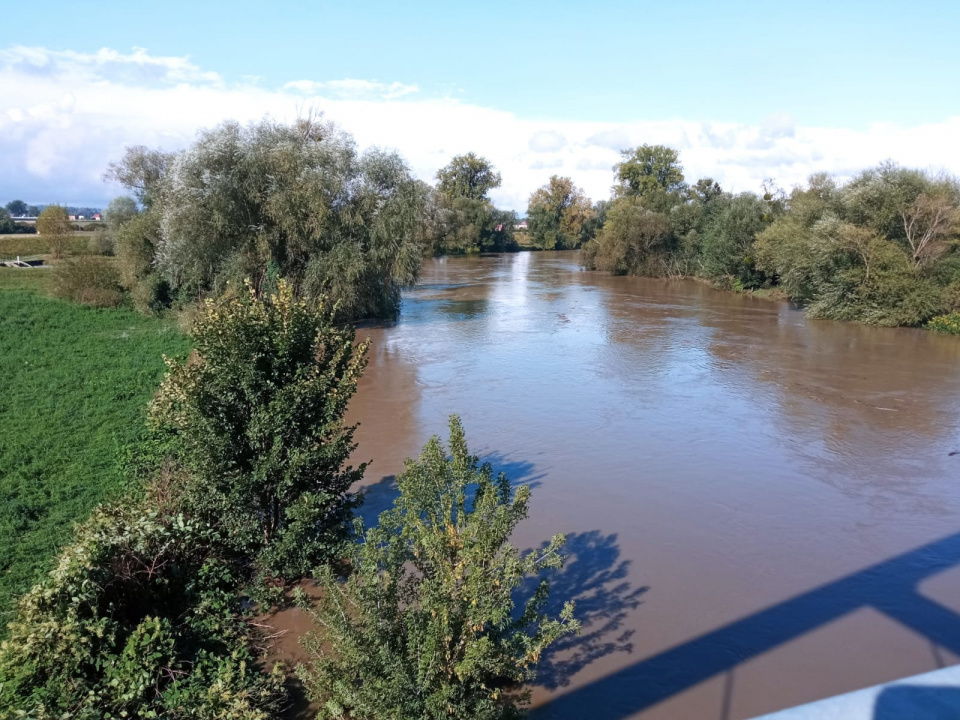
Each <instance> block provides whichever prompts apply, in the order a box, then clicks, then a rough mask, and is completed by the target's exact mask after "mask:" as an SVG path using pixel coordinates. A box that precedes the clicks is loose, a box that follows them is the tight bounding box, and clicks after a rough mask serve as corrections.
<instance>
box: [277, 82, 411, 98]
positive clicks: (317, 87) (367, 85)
mask: <svg viewBox="0 0 960 720" xmlns="http://www.w3.org/2000/svg"><path fill="white" fill-rule="evenodd" d="M283 89H284V90H293V91H296V92H298V93H302V94H303V95H333V96H334V97H338V98H344V99H351V100H368V99H369V100H375V99H382V100H393V99H394V98H398V97H403V96H404V95H410V94H412V93H415V92H418V91H419V88H418V87H417V86H416V85H404V84H403V83H400V82H392V83H390V84H389V85H388V84H386V83H381V82H374V81H372V80H351V79H347V80H327V81H325V82H318V81H316V80H294V81H293V82H288V83H287V84H286V85H284V86H283Z"/></svg>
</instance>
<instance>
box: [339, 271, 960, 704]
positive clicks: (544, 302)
mask: <svg viewBox="0 0 960 720" xmlns="http://www.w3.org/2000/svg"><path fill="white" fill-rule="evenodd" d="M360 335H361V337H362V336H364V335H366V336H368V337H370V339H371V340H372V342H373V345H372V349H371V353H370V365H369V368H368V370H367V372H366V375H365V376H364V378H363V381H362V383H361V387H360V390H359V392H358V395H357V397H356V398H355V400H354V403H353V405H352V407H351V416H352V418H353V419H354V420H359V421H360V422H361V423H362V425H361V428H360V430H359V432H358V435H357V440H358V442H359V443H360V449H359V451H358V459H361V460H363V459H370V458H372V459H373V463H372V465H371V466H370V468H369V469H368V471H367V479H368V483H369V485H368V489H369V495H368V502H367V505H366V508H365V511H364V513H365V514H366V515H367V516H375V515H376V513H377V511H379V510H381V509H383V508H384V507H385V506H386V505H387V504H388V503H389V502H390V501H391V499H392V497H393V491H392V488H391V481H392V476H393V475H394V474H395V473H396V472H398V471H399V470H400V469H401V468H402V459H403V458H404V457H405V456H413V455H416V454H417V453H418V451H419V448H420V447H421V446H422V444H423V443H424V441H425V440H426V439H427V438H428V437H429V436H430V435H431V434H435V433H440V434H445V430H446V427H445V426H446V418H447V416H448V415H449V414H450V413H458V414H460V415H461V417H462V418H463V422H464V426H465V428H466V431H467V438H468V441H469V443H470V445H471V449H472V450H473V452H475V453H477V454H479V455H480V456H481V457H482V458H483V459H485V460H488V461H490V462H491V463H492V464H493V465H494V467H495V468H497V469H502V470H504V471H506V473H507V474H508V475H509V477H510V478H511V479H512V480H513V481H514V482H515V483H516V484H529V485H532V486H533V497H532V501H531V513H530V518H529V519H528V520H527V521H526V522H525V523H524V524H523V525H522V526H521V527H520V529H519V531H518V533H517V536H516V538H515V544H516V545H517V546H519V547H521V548H529V547H534V546H536V545H537V544H539V542H541V541H542V540H545V539H546V538H547V537H548V536H550V535H552V534H553V533H555V532H565V533H567V534H568V538H569V540H568V545H567V554H568V559H567V563H566V565H565V567H564V569H563V570H562V571H560V572H559V573H557V574H556V575H555V576H554V577H553V579H552V586H553V593H554V597H555V598H556V600H557V604H558V605H559V603H560V602H561V601H562V600H564V599H568V598H573V599H575V600H576V602H577V614H578V616H579V617H580V619H581V621H582V622H583V633H582V635H581V636H580V637H578V638H572V639H569V640H568V641H565V642H564V643H562V645H561V646H560V647H559V648H558V649H557V650H556V651H555V652H552V653H551V654H550V655H549V656H548V657H547V658H546V659H545V662H544V664H543V667H542V672H541V677H540V680H539V682H538V685H537V686H536V688H535V689H534V696H533V698H534V705H535V706H536V710H535V718H537V719H538V720H547V719H557V720H561V719H562V720H574V719H580V718H591V719H596V720H623V719H626V718H649V719H651V720H652V719H653V718H711V719H712V718H716V719H717V720H733V719H735V718H748V717H752V716H755V715H758V714H762V713H765V712H770V711H773V710H777V709H780V708H784V707H788V706H791V705H796V704H799V703H804V702H808V701H811V700H816V699H818V698H822V697H825V696H828V695H833V694H836V693H840V692H845V691H848V690H853V689H856V688H860V687H864V686H868V685H873V684H876V683H880V682H884V681H888V680H892V679H894V678H899V677H903V676H905V675H911V674H915V673H919V672H923V671H926V670H931V669H934V668H937V667H941V666H944V665H948V664H952V663H957V662H960V454H955V455H951V453H957V451H960V339H958V338H954V337H944V336H938V335H935V334H933V333H929V332H925V331H921V330H909V329H886V328H873V327H863V326H860V325H855V324H849V323H836V322H829V321H813V320H808V319H807V318H805V317H804V315H803V314H802V313H801V312H798V311H796V310H794V309H792V308H791V307H789V306H788V305H786V304H783V303H776V302H770V301H763V300H757V299H754V298H751V297H748V296H741V295H735V294H732V293H723V292H717V291H714V290H712V289H710V288H708V287H706V286H704V285H702V284H699V283H696V282H692V281H689V282H688V281H657V280H646V279H639V278H614V277H607V276H604V275H601V274H598V273H591V272H584V271H581V270H580V269H579V268H578V265H577V256H576V254H574V253H538V254H534V253H520V254H515V255H504V256H497V257H482V258H462V259H457V258H446V259H438V260H432V261H429V262H427V263H426V265H425V267H424V271H423V277H422V282H421V284H420V285H419V286H417V287H416V288H415V289H413V290H412V291H410V292H409V293H407V294H406V295H405V299H404V305H403V312H402V314H401V317H400V319H399V321H398V322H397V323H396V324H393V325H389V326H382V327H367V328H362V329H361V331H360Z"/></svg>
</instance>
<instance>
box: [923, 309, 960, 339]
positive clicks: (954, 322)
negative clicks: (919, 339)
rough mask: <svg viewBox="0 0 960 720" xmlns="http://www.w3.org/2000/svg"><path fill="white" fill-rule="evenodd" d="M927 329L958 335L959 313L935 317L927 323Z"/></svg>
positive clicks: (959, 326)
mask: <svg viewBox="0 0 960 720" xmlns="http://www.w3.org/2000/svg"><path fill="white" fill-rule="evenodd" d="M926 326H927V328H929V329H930V330H936V331H937V332H942V333H949V334H950V335H960V312H951V313H947V314H946V315H937V316H936V317H935V318H931V319H930V322H928V323H927V325H926Z"/></svg>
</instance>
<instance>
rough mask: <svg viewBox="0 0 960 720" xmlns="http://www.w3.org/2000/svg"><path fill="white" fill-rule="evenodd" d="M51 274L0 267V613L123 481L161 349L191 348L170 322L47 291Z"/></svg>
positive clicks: (155, 379) (160, 363)
mask: <svg viewBox="0 0 960 720" xmlns="http://www.w3.org/2000/svg"><path fill="white" fill-rule="evenodd" d="M50 273H51V271H50V270H36V269H32V270H13V269H6V268H0V381H2V384H3V386H2V388H0V537H2V538H3V542H0V612H8V611H9V610H10V609H11V607H12V604H13V602H14V600H15V598H16V596H17V595H19V594H20V593H22V592H23V591H24V590H26V589H27V588H28V587H29V585H30V584H31V582H32V581H33V580H34V579H35V578H36V577H37V576H38V573H41V572H43V571H45V570H46V569H48V568H49V567H50V563H51V561H52V559H53V557H54V553H55V552H56V550H57V548H58V547H59V546H60V545H61V544H62V543H63V542H64V541H65V540H67V539H68V538H69V535H70V530H71V527H72V525H73V523H74V522H76V521H78V520H81V519H83V518H84V517H86V516H87V514H88V513H89V512H90V510H91V509H92V508H93V507H94V506H95V505H96V504H97V503H99V502H101V501H103V500H104V499H106V498H108V497H111V496H112V495H114V494H115V493H117V492H118V491H119V490H120V489H121V488H122V487H123V486H124V482H125V480H124V475H123V472H122V471H121V462H120V461H121V458H122V457H123V454H124V451H125V448H127V447H128V446H129V445H130V444H131V443H132V442H133V441H134V439H135V438H136V437H137V435H138V433H140V432H141V429H142V428H143V425H144V414H145V410H146V405H147V403H148V402H149V400H150V398H151V397H152V395H153V393H154V391H155V389H156V388H157V386H158V384H159V382H160V379H161V378H162V376H163V373H164V366H163V361H162V355H163V354H164V353H166V354H168V355H171V354H180V353H185V352H186V351H187V349H188V340H187V338H186V337H185V336H183V335H182V334H181V333H180V332H179V331H178V330H177V328H176V325H175V324H174V323H173V322H172V321H171V320H168V319H158V318H150V317H145V316H142V315H139V314H137V313H135V312H133V311H130V310H125V309H111V310H97V309H93V308H88V307H84V306H79V305H74V304H71V303H67V302H64V301H60V300H56V299H53V298H50V297H47V296H46V295H45V292H46V290H47V285H46V284H47V283H49V278H50ZM0 632H2V631H0Z"/></svg>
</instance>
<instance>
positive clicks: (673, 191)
mask: <svg viewBox="0 0 960 720" xmlns="http://www.w3.org/2000/svg"><path fill="white" fill-rule="evenodd" d="M620 155H621V157H623V160H622V161H621V162H619V163H618V164H617V165H615V166H614V172H615V174H616V175H615V177H616V184H615V185H614V188H613V189H614V194H616V195H617V196H618V197H619V196H625V195H630V196H633V197H639V198H646V199H647V201H648V205H649V204H650V203H651V202H654V203H657V205H658V206H657V207H653V206H651V207H650V209H652V210H663V208H662V207H660V206H661V205H662V204H663V202H664V201H665V200H666V201H668V202H669V201H670V200H671V199H672V200H673V201H676V200H678V199H679V196H680V195H681V194H682V193H683V192H684V191H685V190H686V183H684V180H683V167H682V166H681V165H680V154H679V153H678V152H677V151H676V150H674V149H673V148H669V147H666V146H665V145H641V146H640V147H637V148H634V149H633V150H621V151H620ZM671 196H672V198H671Z"/></svg>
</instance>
